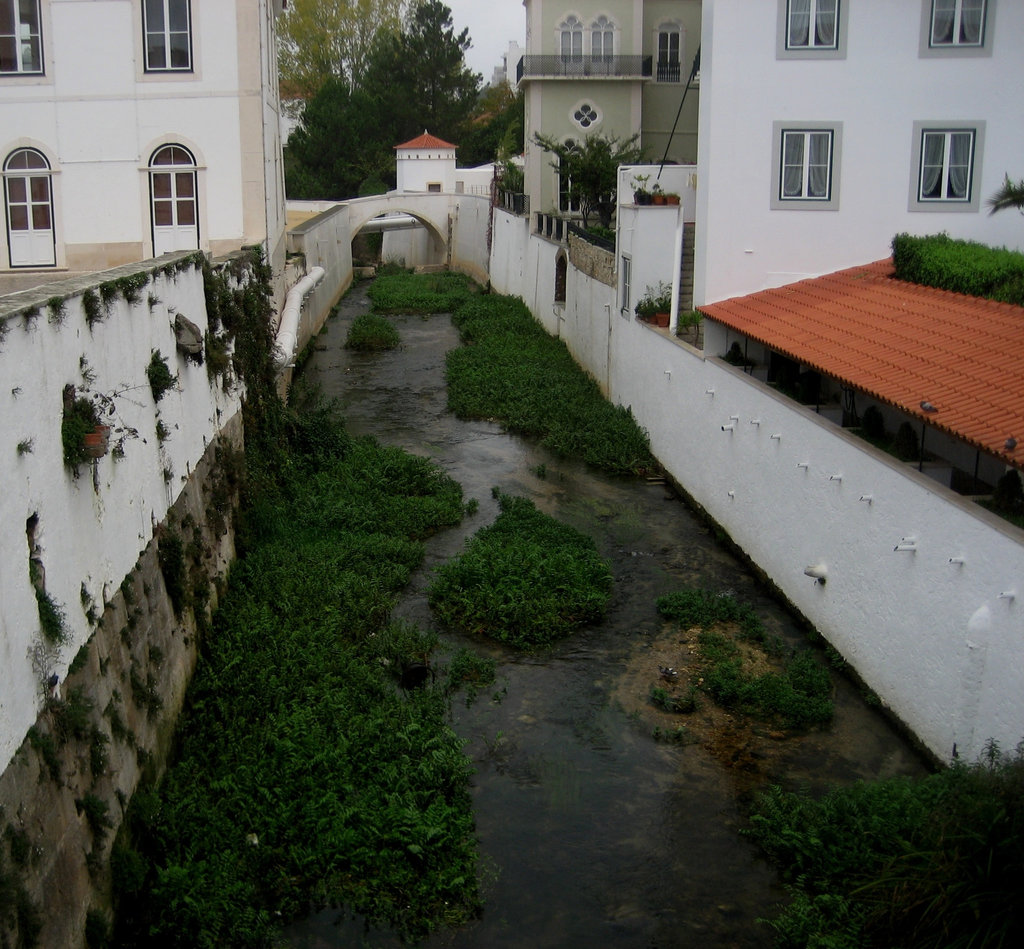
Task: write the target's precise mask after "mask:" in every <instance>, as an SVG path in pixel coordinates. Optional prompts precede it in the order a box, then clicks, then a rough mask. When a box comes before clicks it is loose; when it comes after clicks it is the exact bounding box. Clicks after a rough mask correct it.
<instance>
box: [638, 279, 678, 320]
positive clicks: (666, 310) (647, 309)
mask: <svg viewBox="0 0 1024 949" xmlns="http://www.w3.org/2000/svg"><path fill="white" fill-rule="evenodd" d="M671 312H672V287H671V286H669V285H668V284H667V283H665V281H664V280H663V281H661V282H660V283H659V284H658V285H657V286H656V287H652V286H650V285H648V287H647V289H645V290H644V295H643V296H642V297H641V298H640V302H639V303H637V305H636V315H637V318H638V319H641V320H643V321H644V322H645V323H653V324H654V325H655V326H668V323H669V315H670V314H671Z"/></svg>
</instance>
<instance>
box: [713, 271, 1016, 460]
mask: <svg viewBox="0 0 1024 949" xmlns="http://www.w3.org/2000/svg"><path fill="white" fill-rule="evenodd" d="M892 274H893V268H892V261H891V260H880V261H876V262H875V263H872V264H866V265H864V266H861V267H851V268H850V269H848V270H840V271H838V272H837V273H832V274H826V275H825V276H823V277H815V278H813V279H810V280H801V281H800V282H798V283H793V284H788V285H787V286H784V287H778V288H776V289H773V290H763V291H761V292H760V293H753V294H750V295H749V296H745V297H736V298H734V299H731V300H723V301H722V302H720V303H713V304H709V305H707V306H702V307H700V311H701V312H702V313H704V314H705V315H706V316H708V317H710V318H711V319H713V320H717V321H718V322H720V323H722V324H724V325H726V326H728V327H730V328H732V329H734V330H736V331H737V332H739V333H743V334H744V335H746V336H749V337H750V338H751V339H754V340H756V341H758V342H760V343H763V344H764V345H765V346H768V347H769V348H770V349H772V350H774V351H776V352H779V353H782V354H784V355H786V356H789V357H790V358H791V359H795V360H796V361H798V362H800V363H802V364H803V365H805V366H808V367H810V368H813V369H816V370H817V371H819V372H822V373H825V374H827V375H829V376H832V377H833V378H835V379H838V380H840V381H841V382H843V383H845V384H847V385H850V386H853V387H854V388H856V389H859V390H861V391H862V392H865V393H867V394H868V395H871V396H873V397H875V398H877V399H879V400H881V401H883V402H887V403H889V404H891V405H893V406H895V407H896V408H899V409H901V410H903V411H904V412H907V413H909V414H910V415H914V416H917V417H919V418H926V419H927V420H928V423H929V424H930V425H932V426H934V427H935V428H938V429H942V430H943V431H946V432H948V433H950V434H952V435H954V436H956V437H958V438H961V439H963V440H964V441H967V442H969V443H971V444H972V445H974V446H975V447H977V448H980V449H982V450H983V451H986V452H990V453H991V454H993V455H997V456H999V457H1001V458H1002V459H1003V460H1004V461H1007V462H1008V463H1010V464H1013V465H1016V466H1017V467H1021V466H1022V465H1024V367H1022V366H1021V356H1022V354H1024V307H1020V306H1013V305H1011V304H1008V303H996V302H994V301H992V300H983V299H979V298H977V297H968V296H964V295H963V294H959V293H951V292H949V291H947V290H936V289H934V288H932V287H922V286H918V285H917V284H912V283H907V282H905V281H902V280H897V279H896V278H895V277H893V275H892ZM922 400H927V401H929V402H931V403H932V405H934V406H936V408H937V409H938V411H937V412H925V411H923V410H922V409H921V407H920V406H921V402H922ZM1010 436H1014V437H1016V438H1017V439H1018V440H1019V441H1020V442H1021V446H1020V447H1018V448H1016V449H1015V450H1014V451H1007V450H1006V449H1005V447H1004V443H1005V441H1006V439H1007V438H1008V437H1010Z"/></svg>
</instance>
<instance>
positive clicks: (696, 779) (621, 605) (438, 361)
mask: <svg viewBox="0 0 1024 949" xmlns="http://www.w3.org/2000/svg"><path fill="white" fill-rule="evenodd" d="M366 309H367V304H366V297H365V291H363V290H361V289H357V290H355V291H354V292H352V293H350V294H349V295H348V296H347V297H346V298H345V300H344V301H343V302H342V305H341V307H340V309H339V314H338V316H336V317H335V318H333V319H332V320H331V321H330V322H329V323H328V325H327V328H326V331H325V332H324V334H323V335H321V337H320V338H319V339H318V340H317V346H316V352H315V353H314V354H313V356H312V358H311V359H310V361H309V362H308V364H307V365H306V367H305V369H304V378H305V379H306V380H312V381H316V382H317V383H318V384H319V386H320V387H321V389H322V391H323V393H324V394H325V395H327V396H329V397H334V398H336V399H337V400H338V401H339V402H340V404H341V407H342V411H343V414H344V415H345V418H346V420H347V424H348V428H349V430H350V431H351V432H352V433H353V434H371V435H374V436H375V437H376V438H377V439H378V440H380V441H381V442H383V443H386V444H392V445H399V446H401V447H403V448H406V449H407V450H409V451H412V452H415V453H417V454H421V455H427V456H429V457H431V458H432V459H434V460H435V461H436V462H437V463H438V464H439V465H440V466H441V467H442V468H444V469H445V470H446V471H447V472H448V473H449V474H450V475H451V476H452V477H453V478H455V479H456V480H458V481H459V482H460V483H461V484H462V486H463V490H464V492H465V496H466V498H467V499H469V498H477V499H478V500H479V505H480V506H479V510H478V511H477V513H476V514H474V515H473V516H472V517H468V518H466V519H465V521H464V522H463V524H462V525H461V526H460V527H458V528H456V529H453V530H451V531H447V532H445V533H444V534H442V535H439V536H438V537H436V538H433V539H432V540H431V541H430V542H429V543H428V549H427V556H426V560H425V564H424V567H423V568H422V569H421V570H420V571H419V572H418V573H417V574H416V576H415V577H414V579H413V582H412V584H411V586H410V589H409V591H408V593H407V595H406V596H405V597H404V598H403V599H402V601H401V602H400V603H399V604H398V606H397V607H396V611H395V614H396V616H400V617H402V618H404V619H407V620H410V621H413V622H416V623H417V624H418V625H420V626H421V627H423V628H433V623H432V617H431V614H430V611H429V608H428V607H427V603H426V596H425V593H424V590H425V587H426V584H427V583H428V581H429V577H430V572H431V570H432V569H433V568H434V566H436V565H437V564H438V563H440V562H442V561H444V560H446V559H448V558H449V557H451V556H453V555H454V554H457V553H459V552H460V551H461V550H462V547H463V545H464V543H465V540H466V538H467V537H468V536H469V535H471V534H472V533H474V532H476V531H477V530H479V529H480V528H481V527H482V526H484V525H486V524H488V523H490V521H491V520H493V518H494V517H495V516H496V514H497V504H496V502H495V501H494V500H493V498H492V496H491V488H492V487H495V486H496V487H499V488H501V490H502V491H504V492H506V493H511V494H518V495H523V496H526V497H529V498H531V499H532V500H533V501H534V503H535V504H536V505H537V507H538V508H540V509H541V510H543V511H545V512H547V513H549V514H551V515H553V516H555V517H557V518H558V519H559V520H562V521H565V522H567V523H569V524H572V525H573V526H574V527H576V528H578V529H579V530H582V531H584V532H586V533H587V534H589V535H590V536H591V537H593V538H594V540H595V541H596V543H597V544H598V547H599V549H600V550H601V552H602V554H603V555H604V556H605V557H606V558H608V559H609V560H610V561H611V563H612V567H613V573H614V579H615V586H614V594H613V600H612V603H611V606H610V609H609V612H608V616H607V618H606V620H605V622H603V623H602V624H601V625H600V626H598V627H594V628H588V629H584V630H582V631H580V632H578V633H577V634H576V635H574V636H573V637H571V638H570V639H568V640H566V641H564V642H563V643H561V644H559V645H558V646H556V647H554V648H552V649H550V650H548V651H545V652H543V653H540V654H535V655H529V656H524V655H520V654H516V653H513V652H511V651H510V650H507V649H505V648H503V647H500V646H498V645H495V644H491V643H484V642H480V641H473V642H472V646H473V648H475V649H476V650H477V651H479V652H484V653H487V654H489V655H491V656H493V657H494V658H495V659H496V660H497V664H498V668H497V682H496V684H495V686H494V687H493V689H492V690H490V692H489V693H486V694H483V695H481V696H480V697H479V698H478V699H477V700H476V701H475V702H474V703H473V704H472V705H470V706H469V707H468V708H467V707H465V705H464V704H463V703H461V702H457V703H456V705H455V707H454V709H453V720H454V726H455V728H456V730H457V731H458V733H459V734H460V735H461V736H462V737H464V738H465V739H466V740H467V742H468V743H467V746H466V751H467V754H468V755H469V756H470V757H471V758H472V760H473V762H474V765H475V768H476V774H475V776H474V779H473V784H472V794H473V799H474V806H475V815H476V824H477V832H478V837H479V841H480V852H481V856H482V866H483V871H484V877H485V883H484V898H485V908H484V911H483V914H482V916H481V918H480V919H479V920H477V921H475V922H474V923H472V924H471V925H469V926H467V927H465V928H463V929H461V930H458V931H455V932H446V933H442V934H439V935H437V936H435V937H433V938H432V939H430V940H428V941H427V943H426V945H429V946H455V947H466V949H469V947H481V949H483V947H486V949H497V947H523V946H531V947H564V946H601V947H609V949H619V947H622V949H626V947H644V949H656V947H676V946H680V947H689V946H693V947H756V946H766V945H771V943H772V936H771V932H770V930H769V929H768V928H767V927H766V926H764V925H763V924H759V923H758V922H757V919H758V917H763V916H766V915H771V914H772V912H773V907H774V906H775V904H777V903H778V902H780V901H782V900H784V899H785V892H784V890H783V888H782V886H781V884H780V882H779V879H778V876H777V874H776V873H775V872H774V870H772V869H771V868H770V867H769V866H767V865H766V864H765V862H764V861H763V860H762V859H761V858H760V856H759V854H758V852H757V849H756V848H755V847H754V846H753V845H752V844H750V843H749V842H748V841H747V840H746V839H745V838H743V837H741V836H740V835H739V833H738V830H739V828H740V827H741V826H742V823H743V815H744V813H745V811H746V807H747V804H748V802H749V798H750V795H751V794H752V793H754V792H756V791H757V790H758V789H759V788H763V787H765V786H767V785H769V784H773V783H778V784H784V785H786V786H792V787H797V786H809V787H823V786H825V785H827V784H829V783H846V782H850V781H853V780H856V779H858V778H866V779H870V778H875V777H888V776H890V775H893V774H920V773H923V772H924V770H925V768H924V764H923V763H922V762H921V761H920V759H919V758H918V757H917V755H916V754H915V752H914V750H913V749H912V748H911V747H910V746H909V745H908V744H907V743H906V742H905V741H903V740H902V739H901V737H900V736H899V735H898V734H897V733H896V732H895V731H894V730H893V729H892V728H891V727H890V725H889V724H888V722H887V721H886V720H885V719H884V717H882V716H881V715H880V714H879V713H878V712H877V711H875V710H874V709H872V708H869V707H868V706H867V705H866V704H865V702H864V701H863V699H862V698H861V697H860V695H859V693H858V690H857V689H856V687H855V686H854V685H853V684H852V683H850V682H848V681H846V680H845V679H842V678H840V677H835V678H836V683H835V685H836V694H835V702H836V715H835V720H834V722H833V724H832V725H831V726H830V727H829V728H828V729H827V730H823V731H818V732H813V733H811V734H808V735H803V736H799V737H787V736H785V735H783V734H782V733H779V732H776V731H773V730H771V729H769V728H766V727H763V726H755V727H753V728H752V727H750V726H749V725H748V724H747V723H744V722H742V721H736V720H733V719H732V718H731V717H730V716H728V715H722V714H721V713H716V712H714V711H713V710H711V709H705V710H704V712H703V713H695V715H694V716H678V715H676V716H672V715H668V714H667V713H663V712H660V711H658V710H656V709H655V708H654V707H653V706H652V705H651V704H650V702H649V700H648V699H647V696H648V694H649V692H650V689H651V687H652V686H656V685H659V684H660V685H664V682H660V681H659V673H658V666H659V664H661V661H662V657H678V658H673V662H679V663H680V664H684V663H685V656H686V650H687V644H686V643H685V641H681V640H680V637H679V634H678V633H676V632H673V631H667V630H666V629H664V628H663V625H662V623H661V621H660V620H659V618H658V616H657V613H656V610H655V600H656V598H657V597H659V596H661V595H664V594H666V593H670V592H672V591H674V590H678V589H680V588H682V587H689V586H701V587H706V588H710V589H714V590H719V591H724V590H731V591H734V592H735V593H736V594H737V595H738V596H739V597H740V598H741V599H743V600H744V601H746V602H749V603H750V604H751V605H753V606H754V607H755V608H756V609H757V611H758V613H759V615H760V616H761V618H762V620H763V622H764V623H765V625H766V627H768V629H769V631H770V632H773V633H777V634H778V635H780V636H782V637H783V638H784V639H785V640H788V641H793V642H796V641H798V640H799V639H800V637H801V632H800V630H799V628H798V626H797V624H796V623H795V622H794V620H793V618H792V617H791V616H790V615H789V614H788V613H787V612H786V611H785V610H784V609H782V608H781V607H780V606H779V605H778V604H777V603H776V602H775V601H774V600H773V599H772V598H771V597H770V595H769V594H768V593H767V592H766V591H765V590H764V589H763V588H762V587H761V586H760V585H759V584H758V582H757V581H756V579H755V578H754V576H753V575H752V574H751V573H750V571H749V570H748V569H747V568H746V567H745V566H744V565H743V564H742V563H741V562H740V561H738V560H737V559H736V558H735V557H734V556H733V555H732V554H730V553H729V552H728V551H727V550H726V549H725V548H724V547H723V546H722V545H721V544H719V543H718V542H717V541H716V539H715V537H714V535H713V534H712V533H711V532H710V531H709V530H708V529H707V528H706V527H705V526H704V525H703V524H702V523H701V522H700V521H698V520H697V519H696V518H695V517H694V516H693V515H692V514H691V512H690V511H689V509H688V508H686V507H685V505H683V504H682V503H681V502H680V501H679V500H678V499H677V498H676V497H675V496H674V495H673V494H672V492H671V491H670V489H669V488H668V487H667V486H666V485H664V484H661V483H656V482H645V481H639V480H633V479H619V478H611V477H606V476H603V475H601V474H599V473H596V472H594V471H592V470H590V469H587V468H585V467H584V466H582V465H579V464H576V463H572V462H565V461H562V460H559V459H557V458H555V457H553V456H552V455H551V454H550V453H548V452H546V451H544V450H543V449H540V448H538V447H537V446H535V445H533V444H531V443H530V442H528V441H524V440H523V439H519V438H515V437H511V436H508V435H506V434H505V433H503V431H502V429H501V427H500V426H499V425H497V424H495V423H490V422H486V421H474V422H463V421H459V420H458V419H456V418H454V417H453V416H451V415H450V414H448V413H447V412H446V408H445V406H446V396H445V391H444V357H445V353H446V352H447V351H448V350H449V349H451V348H453V347H455V346H457V345H458V335H457V333H456V331H455V330H454V329H453V328H452V326H451V323H450V320H449V319H448V318H447V317H443V316H435V317H430V318H427V319H425V318H421V317H416V316H412V317H393V318H392V319H393V320H394V322H395V325H396V326H397V327H398V329H399V332H400V333H401V335H402V340H403V345H402V348H401V349H400V350H397V351H393V352H388V353H382V354H372V355H368V354H358V353H350V352H347V351H346V350H345V349H344V348H343V344H344V340H345V336H346V334H347V332H348V326H349V324H350V322H351V320H352V318H353V317H354V316H356V315H358V314H359V313H361V312H365V311H366ZM541 466H543V467H541ZM442 639H443V641H444V642H445V643H446V644H448V645H449V646H450V647H452V648H455V647H457V646H459V645H463V644H465V641H463V640H460V639H459V638H458V637H457V636H452V635H450V634H448V633H442ZM681 675H682V673H681ZM667 735H671V736H673V738H674V739H675V740H666V736H667ZM286 938H287V940H288V945H290V946H292V947H295V949H300V947H301V949H313V947H316V949H327V947H335V946H356V945H366V946H392V945H398V942H397V940H395V939H394V937H393V936H392V935H391V934H389V933H386V932H380V931H366V930H365V928H364V927H363V925H362V924H361V922H360V921H359V920H352V919H350V918H348V917H346V916H345V915H344V914H339V913H338V912H337V911H324V912H322V913H319V914H317V915H315V916H313V917H311V918H309V919H307V920H304V921H301V922H299V923H297V924H295V925H294V926H292V927H291V928H290V929H289V930H288V932H287V933H286Z"/></svg>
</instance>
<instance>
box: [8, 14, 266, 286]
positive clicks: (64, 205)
mask: <svg viewBox="0 0 1024 949" xmlns="http://www.w3.org/2000/svg"><path fill="white" fill-rule="evenodd" d="M283 6H284V0H255V2H253V0H202V2H200V0H95V2H90V3H81V2H74V0H0V170H2V173H3V192H4V227H3V229H2V233H0V272H2V271H5V270H13V271H26V270H33V269H42V270H48V271H61V270H71V271H87V270H97V269H103V268H108V267H113V266H116V265H119V264H122V263H126V262H130V261H137V260H144V259H147V258H149V257H155V256H159V255H160V254H162V253H164V252H166V251H171V250H182V249H201V250H204V251H207V252H209V253H212V254H214V255H217V254H220V253H224V252H226V251H229V250H232V249H236V248H238V247H240V246H241V245H243V244H245V245H251V244H261V245H263V246H264V247H265V249H266V252H267V255H268V258H269V259H270V260H271V261H272V262H273V263H274V264H275V268H274V269H275V271H278V270H279V269H280V265H281V264H283V260H284V179H283V168H282V158H281V142H280V132H279V127H280V125H279V117H278V94H277V85H278V83H277V65H276V56H275V43H276V27H275V21H276V18H277V16H278V15H279V14H280V13H281V10H282V8H283Z"/></svg>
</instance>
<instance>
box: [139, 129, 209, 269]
mask: <svg viewBox="0 0 1024 949" xmlns="http://www.w3.org/2000/svg"><path fill="white" fill-rule="evenodd" d="M172 150H174V151H177V152H178V153H179V154H180V155H181V156H183V158H184V160H183V161H180V162H175V163H171V162H166V163H165V162H158V161H157V158H158V156H160V155H161V154H162V153H171V151H172ZM146 171H147V174H148V177H149V216H150V229H151V235H152V240H153V253H154V256H157V257H159V256H160V254H162V253H166V251H168V250H197V249H199V248H200V247H201V246H202V244H201V243H200V238H201V229H200V218H199V212H200V206H199V164H198V162H197V161H196V157H195V154H194V153H193V151H192V149H190V148H188V147H187V146H185V145H182V144H181V143H180V142H166V143H165V144H163V145H159V146H157V147H156V148H155V149H154V150H153V153H152V154H151V155H150V158H149V163H148V165H147V168H146ZM164 178H166V179H167V182H166V184H167V190H166V192H162V191H161V190H160V189H158V187H157V179H164ZM183 181H188V182H189V189H190V191H191V194H186V193H183V192H182V191H181V190H179V189H180V187H181V184H182V182H183ZM158 204H159V205H162V206H165V207H164V210H165V211H169V212H170V216H171V218H170V221H169V222H164V223H160V222H158V217H159V216H160V212H159V211H158V207H157V206H158ZM183 208H190V209H191V217H192V221H191V223H188V222H185V223H182V221H181V211H182V209H183ZM185 238H187V240H185ZM169 244H173V245H174V246H173V247H171V246H168V245H169Z"/></svg>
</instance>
